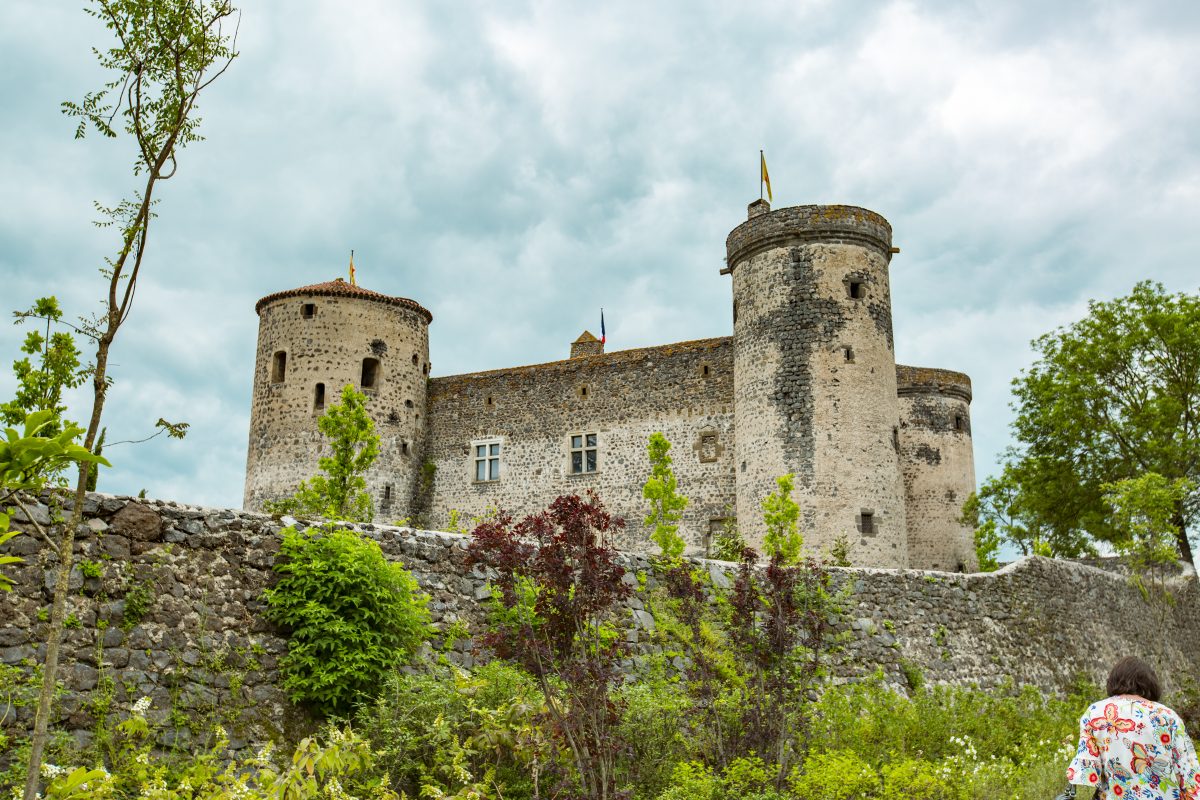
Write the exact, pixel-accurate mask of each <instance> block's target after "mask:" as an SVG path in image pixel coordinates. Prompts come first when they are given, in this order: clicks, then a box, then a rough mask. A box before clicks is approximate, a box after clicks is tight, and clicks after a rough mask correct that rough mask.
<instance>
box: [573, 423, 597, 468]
mask: <svg viewBox="0 0 1200 800" xmlns="http://www.w3.org/2000/svg"><path fill="white" fill-rule="evenodd" d="M596 439H597V437H596V434H594V433H573V434H571V439H570V445H571V448H570V449H571V460H570V467H571V474H572V475H584V474H586V473H589V472H595V471H596V470H597V468H598V463H599V462H598V461H597V459H596V451H597V449H598V448H597V445H596Z"/></svg>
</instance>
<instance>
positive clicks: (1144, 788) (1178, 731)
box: [1067, 695, 1200, 800]
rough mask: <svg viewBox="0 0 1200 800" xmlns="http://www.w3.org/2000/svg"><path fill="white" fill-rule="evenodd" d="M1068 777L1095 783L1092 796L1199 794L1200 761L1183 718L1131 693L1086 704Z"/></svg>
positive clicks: (1166, 798)
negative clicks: (1182, 720) (1199, 761)
mask: <svg viewBox="0 0 1200 800" xmlns="http://www.w3.org/2000/svg"><path fill="white" fill-rule="evenodd" d="M1067 780H1068V781H1069V782H1070V783H1077V784H1082V785H1084V786H1095V787H1097V791H1096V796H1097V797H1105V798H1121V800H1133V799H1134V798H1136V800H1200V763H1198V762H1197V760H1196V751H1195V749H1194V748H1193V747H1192V741H1191V740H1190V739H1189V738H1188V735H1187V731H1185V730H1184V727H1183V722H1181V721H1180V719H1179V717H1178V716H1176V714H1175V712H1174V711H1172V710H1171V709H1169V708H1167V707H1166V706H1164V705H1160V704H1158V703H1152V702H1151V701H1149V700H1144V699H1142V698H1140V697H1136V696H1134V695H1118V696H1116V697H1109V698H1107V699H1105V700H1101V701H1100V702H1098V703H1092V705H1090V706H1088V710H1087V711H1086V712H1084V715H1083V717H1082V718H1081V719H1080V720H1079V749H1078V750H1077V751H1076V753H1075V758H1074V759H1072V760H1071V764H1070V766H1069V767H1067Z"/></svg>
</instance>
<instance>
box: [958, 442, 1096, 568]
mask: <svg viewBox="0 0 1200 800" xmlns="http://www.w3.org/2000/svg"><path fill="white" fill-rule="evenodd" d="M1024 500H1025V496H1024V495H1023V494H1022V492H1021V486H1020V484H1019V482H1018V477H1017V475H1016V472H1015V469H1014V467H1013V465H1012V464H1007V465H1005V467H1004V469H1003V471H1002V472H1001V474H1000V475H998V476H996V477H992V478H988V479H987V480H986V481H984V482H983V485H982V486H980V487H979V491H978V492H973V493H972V494H971V496H970V497H968V498H967V502H966V503H964V504H963V513H962V516H961V518H960V519H961V521H962V522H963V523H964V524H967V525H970V526H971V527H973V528H975V544H976V554H977V555H978V556H979V566H980V569H983V570H984V571H988V570H989V569H995V568H996V566H998V565H997V564H995V557H996V553H997V552H998V551H999V547H1000V545H1001V544H1003V543H1007V544H1011V545H1013V546H1014V547H1016V549H1017V550H1018V551H1019V552H1020V553H1021V555H1023V556H1029V555H1038V556H1047V557H1049V558H1078V557H1080V556H1085V555H1095V553H1096V551H1095V548H1094V547H1093V546H1092V544H1091V541H1090V540H1089V539H1088V537H1087V535H1086V534H1084V533H1083V532H1082V531H1079V530H1077V529H1074V528H1066V529H1058V530H1056V529H1054V528H1051V527H1050V526H1049V525H1046V524H1045V523H1044V522H1043V521H1042V520H1041V519H1039V518H1038V517H1037V516H1036V515H1035V514H1033V513H1031V512H1030V511H1029V509H1028V508H1027V507H1026V506H1025V505H1024ZM981 548H982V549H981ZM985 564H992V565H993V566H990V567H988V566H985Z"/></svg>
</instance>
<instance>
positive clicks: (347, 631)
mask: <svg viewBox="0 0 1200 800" xmlns="http://www.w3.org/2000/svg"><path fill="white" fill-rule="evenodd" d="M281 555H282V558H280V559H279V560H277V561H276V564H275V571H276V572H277V573H278V574H279V575H280V576H281V577H280V580H279V583H278V584H277V585H276V586H275V588H273V589H268V590H267V592H266V600H267V606H268V608H267V617H268V618H269V619H271V620H272V621H273V622H276V623H278V624H280V625H282V626H284V627H285V628H287V629H288V631H289V635H288V652H287V655H285V656H284V657H283V659H282V660H281V661H280V668H281V669H282V672H283V689H284V690H285V691H286V692H287V693H288V695H289V697H291V699H292V701H293V702H296V703H303V704H305V705H307V706H309V707H310V708H311V709H312V710H314V711H315V712H317V713H318V714H322V715H331V714H337V715H345V714H348V713H349V712H350V711H352V710H353V708H354V706H355V705H356V704H357V703H359V702H361V701H363V700H365V699H369V698H370V697H372V696H374V694H375V693H376V692H377V691H378V690H379V688H380V687H382V686H383V685H384V682H385V679H386V677H387V676H388V674H390V673H391V672H392V671H394V670H395V669H396V668H397V667H398V666H400V665H401V664H404V663H406V662H407V661H408V660H409V658H410V657H411V656H412V654H413V653H414V652H415V651H416V649H417V648H418V647H419V646H420V644H421V642H422V640H423V639H424V638H425V636H426V634H427V632H428V622H429V612H428V611H427V610H426V609H425V604H426V602H427V601H428V598H427V597H425V596H424V595H423V594H421V593H420V591H419V590H418V588H417V583H416V581H415V580H413V577H412V576H411V575H410V574H409V573H408V571H407V570H405V569H404V567H403V566H401V565H400V564H397V563H392V562H389V561H388V560H387V559H385V558H384V557H383V552H382V551H381V550H380V549H379V545H378V544H376V543H375V542H373V541H371V540H369V539H365V538H363V537H362V536H360V535H359V534H357V533H355V532H354V531H348V530H342V529H335V528H330V529H324V530H319V531H316V532H313V531H305V532H300V531H297V530H295V529H294V528H288V529H286V530H285V531H284V532H283V545H282V548H281Z"/></svg>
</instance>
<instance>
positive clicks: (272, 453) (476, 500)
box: [244, 200, 976, 571]
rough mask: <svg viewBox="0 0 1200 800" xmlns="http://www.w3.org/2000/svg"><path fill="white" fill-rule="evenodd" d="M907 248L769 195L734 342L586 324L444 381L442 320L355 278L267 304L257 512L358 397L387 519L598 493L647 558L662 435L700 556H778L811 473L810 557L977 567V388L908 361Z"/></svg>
mask: <svg viewBox="0 0 1200 800" xmlns="http://www.w3.org/2000/svg"><path fill="white" fill-rule="evenodd" d="M895 252H898V251H896V250H895V249H894V248H893V247H892V243H891V226H890V225H889V224H888V222H887V220H885V219H884V218H883V217H881V216H880V215H878V214H876V213H874V212H872V211H868V210H866V209H863V208H857V207H853V206H836V205H835V206H796V207H791V208H782V209H779V210H776V211H772V210H771V208H770V206H769V205H768V204H767V203H766V202H765V201H762V200H758V201H755V202H754V203H752V204H750V207H749V218H748V219H747V220H746V221H745V222H743V223H742V224H741V225H739V226H738V227H736V228H735V229H734V230H733V231H732V232H731V233H730V234H729V236H728V238H727V240H726V266H725V268H724V269H723V270H721V273H722V274H724V275H729V276H730V277H731V280H732V287H733V306H732V316H733V335H732V336H726V337H720V338H716V339H704V340H698V341H690V342H680V343H676V344H667V345H660V346H656V347H646V348H640V349H635V350H624V351H618V352H613V353H605V352H604V347H603V345H602V344H601V342H600V341H599V340H597V339H596V338H595V337H594V336H592V335H591V334H590V333H588V332H586V331H585V332H584V334H583V335H582V336H580V337H579V338H578V339H577V340H576V341H575V342H573V343H572V344H571V350H570V357H569V358H567V359H564V360H562V361H554V362H551V363H548V364H538V365H534V366H523V367H514V368H508V369H498V370H491V371H487V372H477V373H472V374H468V375H452V376H447V377H430V366H429V324H430V323H431V322H432V315H431V314H430V312H429V311H427V310H426V309H425V308H423V307H422V306H421V305H420V304H418V303H416V302H414V301H412V300H408V299H406V298H401V297H392V296H388V295H384V294H380V293H377V292H372V291H369V290H367V289H363V288H361V287H359V286H355V285H352V284H349V283H346V282H344V281H341V280H336V281H331V282H328V283H322V284H317V285H314V286H306V287H302V288H298V289H291V290H288V291H283V292H278V293H276V294H271V295H268V296H267V297H264V298H262V299H261V300H259V301H258V304H257V305H256V307H255V310H256V311H257V313H258V316H259V336H258V352H257V361H256V365H255V373H254V388H253V405H252V409H251V418H250V442H249V451H248V456H247V466H246V489H245V500H244V504H245V507H246V508H247V509H250V510H259V509H261V508H262V506H263V503H264V502H265V501H267V500H272V499H278V498H281V497H285V496H289V495H290V494H291V493H292V492H293V491H294V490H295V487H296V485H297V484H298V483H299V481H300V480H302V479H305V478H307V477H310V476H311V475H312V474H313V473H314V472H315V470H316V463H317V459H318V457H319V455H320V454H321V452H322V448H323V447H324V442H323V438H322V437H321V434H320V433H319V432H318V430H317V425H316V422H317V418H318V417H319V416H320V415H321V413H322V412H323V410H324V407H325V406H326V405H327V404H329V403H333V402H337V400H338V397H339V394H340V391H341V387H342V386H344V385H345V384H347V383H349V384H353V385H354V386H356V387H358V388H360V389H361V390H362V391H363V392H365V393H366V394H367V395H368V398H369V400H368V404H367V407H368V410H369V411H370V413H371V415H372V418H373V419H374V421H375V425H376V431H377V432H378V433H379V434H380V436H381V439H382V441H381V455H380V457H379V459H378V461H377V462H376V464H375V466H374V467H373V468H372V470H371V471H370V473H369V475H368V476H367V482H368V488H369V490H370V492H371V495H372V497H373V499H374V502H375V506H376V509H377V514H378V516H379V517H380V518H381V519H382V520H387V521H392V520H397V519H401V518H405V517H410V518H412V517H415V518H419V519H420V520H421V521H422V522H423V524H425V525H426V526H429V527H433V528H439V527H443V528H444V527H445V526H447V525H448V524H449V518H450V513H451V510H452V509H453V510H456V511H458V512H460V513H462V514H466V515H472V514H480V513H483V512H484V511H485V510H486V509H487V508H489V507H492V506H498V507H499V508H502V509H504V510H506V511H509V512H511V513H513V514H514V515H515V516H517V517H518V518H519V517H520V516H522V515H524V514H527V513H532V512H535V511H539V510H541V509H544V508H545V507H546V506H547V505H548V504H549V502H550V501H551V500H553V499H554V498H555V497H557V496H558V495H560V494H567V493H583V492H584V491H586V490H587V489H595V490H596V491H597V492H598V493H599V495H600V496H601V497H602V498H603V499H604V502H605V504H606V506H607V507H608V508H609V510H610V511H612V512H613V513H615V514H618V515H621V516H624V517H625V519H626V522H627V525H628V527H627V529H626V532H625V541H623V542H622V543H621V544H622V545H623V546H625V547H629V548H633V549H647V548H648V547H649V544H648V536H647V531H646V530H645V529H643V528H642V527H641V521H642V518H643V517H644V516H645V513H646V511H645V501H644V500H643V499H642V495H641V487H642V484H643V482H644V481H645V479H646V477H647V475H648V473H649V461H648V457H647V454H646V442H647V439H648V438H649V437H650V435H651V434H653V433H655V432H662V433H663V434H664V435H665V436H666V437H667V439H669V440H670V441H671V443H672V445H673V447H672V450H671V455H672V457H673V459H674V469H675V473H676V476H677V477H678V480H679V487H680V491H681V492H682V493H684V494H686V495H687V496H688V497H689V498H690V501H691V502H690V503H689V505H688V507H687V509H686V510H685V512H684V516H683V520H682V522H681V527H680V533H681V535H683V537H684V538H685V540H686V541H687V542H688V544H689V546H690V547H691V549H692V551H693V552H696V553H703V552H704V551H706V549H707V548H708V546H709V545H710V544H711V542H712V541H713V539H714V537H715V536H716V535H718V534H719V533H720V532H721V531H722V530H724V529H725V528H726V527H727V526H728V525H730V524H736V525H737V527H738V529H739V530H740V531H741V533H742V535H743V536H744V537H745V538H746V540H747V541H748V542H749V543H750V544H752V545H760V544H761V541H762V537H763V535H764V534H765V529H764V527H763V523H762V514H761V503H762V500H763V498H765V497H766V496H767V495H768V494H769V493H770V492H772V491H774V490H775V488H776V486H775V478H776V477H778V476H780V475H783V474H786V473H792V474H793V475H794V476H795V487H796V488H795V491H794V493H793V497H794V498H795V499H796V501H797V502H798V503H799V504H800V507H801V511H802V521H801V530H802V532H803V533H804V536H805V548H806V550H807V551H809V552H811V553H814V554H820V553H826V552H828V551H829V550H830V548H831V547H833V545H834V544H835V542H837V541H839V540H842V539H844V540H845V541H846V542H847V543H848V545H849V552H850V557H851V560H852V561H853V563H855V564H856V565H863V566H877V567H911V568H920V569H942V570H959V571H962V570H967V571H972V570H974V569H975V567H976V559H975V553H974V547H973V543H972V532H971V529H970V528H969V527H967V526H964V525H963V524H962V523H961V522H959V514H960V511H961V508H962V504H963V502H964V501H965V500H966V498H967V496H968V495H969V494H970V493H971V491H973V490H974V487H975V477H974V463H973V452H972V445H971V423H970V402H971V382H970V379H969V378H968V377H967V376H966V375H963V374H962V373H958V372H951V371H947V370H940V369H930V368H920V367H907V366H901V365H897V364H896V359H895V354H894V344H893V339H892V307H891V293H890V289H889V279H888V265H889V263H890V261H891V257H892V255H893V254H894V253H895Z"/></svg>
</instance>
